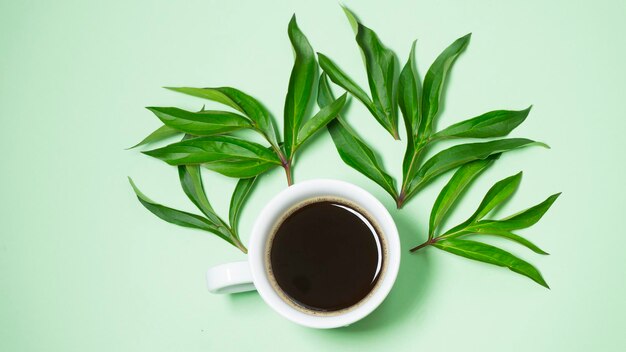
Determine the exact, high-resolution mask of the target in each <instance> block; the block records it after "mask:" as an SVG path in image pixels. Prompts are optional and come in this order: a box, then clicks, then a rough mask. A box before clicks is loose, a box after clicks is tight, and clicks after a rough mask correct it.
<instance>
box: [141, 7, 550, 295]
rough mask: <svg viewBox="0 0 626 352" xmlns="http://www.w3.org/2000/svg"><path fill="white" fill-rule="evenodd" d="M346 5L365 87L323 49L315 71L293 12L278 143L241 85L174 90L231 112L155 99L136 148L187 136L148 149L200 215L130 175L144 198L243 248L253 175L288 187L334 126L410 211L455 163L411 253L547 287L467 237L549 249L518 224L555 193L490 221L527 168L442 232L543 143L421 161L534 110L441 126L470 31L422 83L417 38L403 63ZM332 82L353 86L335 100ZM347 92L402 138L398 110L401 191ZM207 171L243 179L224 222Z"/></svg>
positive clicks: (343, 147) (172, 217)
mask: <svg viewBox="0 0 626 352" xmlns="http://www.w3.org/2000/svg"><path fill="white" fill-rule="evenodd" d="M344 12H345V13H346V15H347V17H348V20H349V23H350V25H351V27H352V29H353V30H354V32H355V39H356V42H357V44H358V46H359V48H360V50H361V53H362V56H363V61H364V64H365V69H366V74H367V78H368V84H369V93H367V92H366V91H365V90H364V89H362V88H361V87H359V86H358V85H357V84H356V83H355V81H354V80H353V79H352V78H350V77H349V76H348V75H347V74H346V73H345V72H344V71H343V70H341V69H340V68H339V66H337V65H336V64H335V63H334V62H333V61H332V60H331V59H330V58H329V57H328V56H326V55H324V54H321V53H318V55H317V57H318V59H319V66H320V67H321V68H322V71H323V72H322V73H321V75H319V78H318V63H317V62H316V60H315V53H314V51H313V49H312V47H311V45H310V44H309V42H308V40H307V38H306V37H305V36H304V34H303V33H302V32H301V31H300V29H299V28H298V26H297V23H296V20H295V16H294V17H293V18H292V19H291V21H290V22H289V26H288V35H289V39H290V41H291V44H292V46H293V49H294V53H295V62H294V66H293V69H292V71H291V75H290V79H289V84H288V89H287V94H286V99H285V104H284V111H283V139H282V141H281V138H280V135H279V133H278V132H277V128H276V124H275V123H274V119H273V116H272V115H271V114H270V112H269V111H268V110H267V109H266V108H265V107H264V106H263V105H262V104H261V103H260V102H259V101H258V100H256V99H255V98H253V97H251V96H250V95H248V94H246V93H244V92H242V91H240V90H238V89H235V88H231V87H218V88H190V87H179V88H168V89H170V90H173V91H175V92H179V93H183V94H187V95H191V96H194V97H198V98H203V99H207V100H210V101H213V102H216V103H219V104H222V105H223V106H225V107H227V108H229V109H230V110H231V111H226V110H206V109H205V108H204V107H203V108H202V109H201V110H200V111H196V112H193V111H186V110H183V109H179V108H176V107H149V108H148V109H149V110H150V111H151V112H152V113H153V114H154V115H155V116H156V117H157V118H158V119H159V120H160V121H161V122H162V123H163V126H161V127H159V128H158V129H157V130H155V131H154V132H152V133H151V134H150V135H148V136H147V137H146V138H144V139H143V140H142V141H141V142H139V143H138V144H137V145H136V146H135V147H139V146H143V145H146V144H152V143H156V142H161V141H164V140H165V139H168V138H173V137H175V136H181V135H182V136H183V138H182V140H181V141H179V142H176V143H172V144H169V145H167V146H164V147H161V148H157V149H152V150H148V151H144V152H143V153H144V154H147V155H149V156H152V157H154V158H157V159H160V160H163V161H165V162H166V163H167V164H170V165H174V166H177V167H178V172H179V181H180V184H181V186H182V188H183V191H184V192H185V194H186V195H187V197H188V198H189V199H190V200H191V202H192V203H193V204H194V205H195V206H196V207H197V208H198V209H199V210H200V212H201V215H198V214H192V213H188V212H185V211H182V210H177V209H173V208H170V207H166V206H164V205H161V204H158V203H156V202H154V201H152V200H151V199H150V198H148V197H147V196H145V195H144V194H143V193H141V191H139V189H138V188H137V186H136V185H135V184H134V182H133V181H132V180H130V183H131V185H132V187H133V189H134V191H135V193H136V195H137V198H138V199H139V201H140V202H141V204H143V206H144V207H145V208H146V209H148V210H149V211H150V212H152V213H153V214H154V215H156V216H158V217H159V218H161V219H163V220H165V221H167V222H170V223H173V224H176V225H179V226H183V227H188V228H194V229H200V230H204V231H207V232H210V233H213V234H215V235H217V236H219V237H220V238H222V239H224V240H225V241H227V242H228V243H230V244H232V245H233V246H235V247H237V248H239V249H240V250H241V251H242V252H244V253H246V252H247V250H246V248H245V246H244V245H243V244H242V242H241V240H240V237H239V232H238V227H237V224H238V218H239V214H240V213H241V209H242V208H243V206H244V204H245V202H246V199H247V197H248V195H249V193H250V191H251V189H252V187H253V185H254V183H255V180H256V178H257V176H259V175H261V174H263V173H265V172H267V171H269V170H271V169H273V168H275V167H277V166H280V167H282V168H283V169H284V171H285V175H286V178H287V183H288V185H291V184H292V183H293V175H292V173H293V165H294V160H295V156H296V154H297V152H298V151H299V149H300V147H301V146H302V145H303V144H304V143H305V142H307V141H308V140H309V139H310V138H311V137H312V136H313V135H315V134H316V133H317V132H319V131H320V130H322V129H323V128H324V127H326V129H327V130H328V131H329V133H330V135H331V137H332V140H333V142H334V144H335V147H336V149H337V151H338V153H339V155H340V157H341V159H342V160H343V161H344V162H345V163H346V164H347V165H349V166H350V167H352V168H354V169H355V170H357V171H358V172H360V173H362V174H363V175H365V176H366V177H368V178H370V179H371V180H373V181H374V182H375V183H377V184H378V185H380V186H381V187H382V188H383V189H384V190H385V191H386V192H387V193H389V194H390V195H391V197H393V199H394V200H395V202H396V204H397V207H398V208H402V207H403V206H404V205H405V204H406V202H407V201H408V200H410V199H411V198H413V197H414V196H415V195H416V194H418V193H419V191H420V190H422V189H423V188H424V187H425V186H426V185H428V184H429V183H431V182H432V181H433V180H435V179H436V178H437V177H439V176H441V175H443V174H445V173H447V172H449V171H453V170H456V171H455V173H454V174H453V176H452V177H451V178H450V180H449V181H448V183H447V184H446V186H445V187H444V188H443V189H442V190H441V192H440V193H439V196H438V197H437V199H436V201H435V203H434V205H433V208H432V211H431V215H430V220H429V229H428V238H427V240H426V241H425V242H424V243H422V244H420V245H418V246H416V247H414V248H413V249H411V251H412V252H415V251H418V250H420V249H422V248H425V247H429V246H433V247H435V248H438V249H441V250H443V251H447V252H449V253H453V254H456V255H459V256H462V257H465V258H469V259H473V260H477V261H482V262H485V263H489V264H493V265H498V266H502V267H507V268H509V269H510V270H512V271H514V272H516V273H519V274H522V275H525V276H527V277H529V278H531V279H532V280H534V281H535V282H537V283H539V284H541V285H543V286H545V287H548V285H547V283H546V282H545V280H544V279H543V277H542V276H541V274H540V273H539V271H538V270H537V269H536V268H535V267H534V266H532V265H531V264H529V263H528V262H526V261H524V260H522V259H520V258H518V257H516V256H515V255H513V254H511V253H509V252H507V251H504V250H502V249H500V248H497V247H494V246H492V245H488V244H485V243H482V242H478V241H476V240H474V239H468V238H470V237H472V238H473V237H479V238H483V237H484V236H495V237H499V238H503V239H506V240H510V241H513V242H516V243H518V244H521V245H522V246H525V247H527V248H529V249H530V250H532V251H533V252H535V253H538V254H547V253H546V252H544V251H543V250H541V249H540V248H539V247H537V246H536V245H534V244H533V243H532V242H530V241H528V240H527V239H525V238H523V237H521V236H520V235H518V234H515V233H514V232H513V231H517V230H520V229H524V228H528V227H530V226H532V225H534V224H535V223H537V222H538V221H539V220H540V219H541V218H542V217H543V215H544V214H545V213H546V212H547V210H548V209H549V208H550V207H551V206H552V204H553V203H554V201H555V200H556V199H557V197H558V196H559V194H558V193H557V194H554V195H552V196H550V197H548V198H547V199H546V200H545V201H543V202H542V203H539V204H538V205H536V206H533V207H530V208H528V209H526V210H523V211H521V212H519V213H517V214H514V215H511V216H509V217H507V218H504V219H501V220H494V219H485V217H486V216H487V215H489V213H490V212H491V211H492V210H494V209H495V208H496V207H498V206H501V205H502V203H503V202H504V201H505V200H506V199H508V198H510V197H511V196H512V194H513V193H514V192H515V190H516V189H517V188H518V186H519V183H520V181H521V172H520V173H519V174H516V175H513V176H511V177H508V178H505V179H503V180H501V181H499V182H497V183H496V184H495V185H493V187H491V189H490V190H489V191H488V192H487V194H486V195H485V197H484V199H483V200H482V202H481V203H480V205H479V207H478V209H477V210H476V211H475V212H474V214H472V216H470V217H469V218H468V219H467V220H466V221H464V222H463V223H461V224H459V225H457V226H455V227H452V228H451V229H449V230H447V231H444V232H442V231H440V229H439V228H440V227H441V225H442V223H443V221H444V219H445V218H446V217H447V216H448V214H449V212H450V210H451V209H452V208H453V207H454V206H455V204H456V203H457V202H458V200H459V197H460V196H461V194H462V193H463V192H464V191H465V190H466V189H467V187H469V185H470V184H471V183H472V182H473V180H474V179H476V177H477V176H478V175H479V174H480V173H481V172H483V171H484V170H485V169H486V168H487V167H488V166H489V165H491V164H493V163H494V161H495V160H497V159H498V158H499V157H500V156H501V155H502V154H503V153H506V152H509V151H512V150H516V149H519V148H523V147H528V146H532V145H540V146H544V147H547V145H545V144H543V143H540V142H535V141H533V140H530V139H525V138H501V139H492V140H488V141H483V142H472V143H462V144H458V145H455V146H452V147H449V148H447V149H444V150H442V151H439V152H437V153H435V154H434V155H433V156H431V157H430V158H428V159H427V160H423V159H424V155H425V154H426V152H427V151H428V150H430V148H432V147H433V146H434V145H435V144H436V143H437V142H439V141H442V140H452V139H461V138H473V139H487V138H500V137H505V136H507V135H508V134H509V133H510V132H511V131H513V130H514V129H515V128H516V127H517V126H519V125H520V124H521V123H522V122H524V120H525V119H526V117H527V116H528V114H529V112H530V107H529V108H527V109H523V110H519V111H516V110H494V111H490V112H487V113H485V114H482V115H479V116H476V117H473V118H470V119H467V120H464V121H461V122H458V123H455V124H452V125H451V126H449V127H447V128H444V129H442V130H437V129H436V120H437V117H438V115H439V113H440V111H441V110H442V109H441V105H442V104H441V96H442V94H443V91H444V89H445V83H446V80H447V77H448V76H449V74H450V70H451V69H452V66H453V64H454V63H455V61H456V60H457V58H458V57H459V55H461V53H462V52H463V51H464V50H465V49H466V48H467V46H468V44H469V40H470V35H469V34H468V35H466V36H463V37H461V38H459V39H457V40H456V41H454V42H453V43H452V44H451V45H450V46H449V47H448V48H446V49H445V50H444V51H443V52H442V53H441V54H440V55H439V56H438V57H437V59H436V60H435V61H434V62H433V64H432V65H431V66H430V68H429V69H428V71H427V73H426V75H425V77H424V80H423V82H422V81H421V79H420V77H419V75H418V74H417V69H416V63H415V44H416V43H415V42H413V45H412V46H411V50H410V56H409V59H408V60H407V62H406V64H405V65H404V66H403V67H402V69H401V70H399V67H398V64H397V59H396V56H395V54H394V53H393V51H391V50H390V49H388V48H387V47H386V46H385V45H384V44H383V43H382V41H381V40H380V38H379V37H378V36H377V35H376V33H375V32H374V31H372V30H371V29H369V28H367V27H366V26H364V25H363V24H362V23H360V22H359V21H358V20H357V18H356V16H355V15H354V14H353V13H352V12H350V11H349V10H348V9H347V8H344ZM398 71H399V72H398ZM316 78H318V79H317V86H316ZM331 81H332V82H333V83H334V84H336V85H338V86H340V87H341V88H343V89H345V90H346V91H347V93H345V94H343V95H341V96H340V97H339V98H335V97H334V95H333V92H332V88H331V85H330V82H331ZM314 90H316V91H314ZM347 94H350V95H352V96H353V97H355V98H356V99H357V100H358V101H360V102H361V103H363V104H364V106H365V107H366V108H367V110H368V111H369V112H370V114H371V115H372V116H373V117H374V118H375V119H376V121H377V122H378V123H379V124H380V125H381V126H382V127H383V128H384V129H385V130H386V131H387V132H388V133H390V134H391V135H392V137H393V138H394V139H396V140H397V139H399V138H400V134H399V128H398V126H399V125H398V110H400V112H401V114H402V117H403V122H404V125H405V130H406V143H407V147H406V151H405V154H404V158H403V163H402V183H401V185H400V188H399V189H398V188H397V187H396V182H395V180H394V178H393V177H391V176H390V175H389V173H388V172H387V171H386V170H385V169H384V167H383V166H382V163H381V162H380V161H379V159H378V156H377V153H376V152H375V151H374V149H373V148H372V147H371V146H370V145H369V144H368V143H367V142H366V141H365V140H363V139H362V138H360V137H359V136H358V134H357V133H356V132H355V131H354V130H353V129H352V128H351V127H350V125H349V124H348V123H347V121H346V120H345V119H344V118H343V117H341V116H340V112H341V111H342V109H343V107H344V105H345V104H346V99H347ZM314 95H316V96H317V106H318V107H319V110H318V112H317V113H315V114H313V116H311V117H308V115H309V114H308V111H309V108H310V105H311V104H312V102H311V100H313V96H314ZM241 130H252V131H255V132H256V133H258V134H259V135H260V136H261V137H262V138H263V139H264V140H265V141H266V142H267V145H263V144H260V143H257V142H254V141H251V140H248V139H246V138H242V137H240V136H238V135H237V133H238V132H239V131H241ZM202 168H205V169H209V170H212V171H215V172H218V173H220V174H222V175H225V176H228V177H234V178H238V179H240V180H239V182H238V183H237V186H236V187H235V190H234V192H233V195H232V197H231V203H230V210H229V216H228V221H226V220H223V219H222V218H221V217H220V216H219V215H218V214H217V213H216V212H215V211H214V210H213V208H212V207H211V204H210V202H209V200H208V198H207V195H206V192H205V189H204V185H203V182H202V175H201V169H202Z"/></svg>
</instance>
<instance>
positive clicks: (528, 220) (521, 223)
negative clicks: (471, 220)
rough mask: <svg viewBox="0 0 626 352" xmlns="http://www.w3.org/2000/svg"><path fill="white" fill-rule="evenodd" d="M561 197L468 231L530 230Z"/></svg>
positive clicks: (552, 197)
mask: <svg viewBox="0 0 626 352" xmlns="http://www.w3.org/2000/svg"><path fill="white" fill-rule="evenodd" d="M560 195H561V193H556V194H553V195H551V196H550V197H548V198H547V199H546V200H544V201H543V202H541V203H539V204H537V205H535V206H533V207H530V208H528V209H526V210H522V211H521V212H519V213H517V214H515V215H511V216H509V217H507V218H505V219H503V220H483V221H479V222H478V223H476V224H475V225H471V226H470V227H468V230H473V229H475V228H480V229H482V230H483V231H489V230H490V229H497V230H518V229H525V228H528V227H530V226H532V225H534V224H536V223H537V222H538V221H539V220H541V218H542V217H543V215H544V214H545V213H546V212H547V211H548V209H550V207H551V206H552V204H553V203H554V201H556V199H557V198H558V197H559V196H560Z"/></svg>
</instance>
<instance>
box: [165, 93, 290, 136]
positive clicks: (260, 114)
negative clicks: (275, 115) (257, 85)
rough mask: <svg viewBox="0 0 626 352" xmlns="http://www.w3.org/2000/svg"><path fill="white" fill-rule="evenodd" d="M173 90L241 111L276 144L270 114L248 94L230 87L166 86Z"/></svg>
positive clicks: (274, 130)
mask: <svg viewBox="0 0 626 352" xmlns="http://www.w3.org/2000/svg"><path fill="white" fill-rule="evenodd" d="M166 88H167V89H169V90H173V91H175V92H179V93H183V94H187V95H191V96H194V97H198V98H204V99H208V100H211V101H215V102H218V103H220V104H224V105H227V106H230V107H231V108H233V109H236V110H237V111H239V112H241V113H243V114H244V115H245V116H247V117H248V118H250V120H252V124H253V126H254V127H255V128H256V129H257V130H258V131H259V132H261V133H262V134H263V135H264V136H265V138H267V140H268V141H269V142H270V143H272V144H274V145H278V142H277V140H276V129H275V128H274V123H273V121H272V115H271V114H270V113H269V111H268V110H267V109H266V108H265V107H264V106H263V105H262V104H261V103H260V102H259V101H258V100H256V99H254V98H253V97H251V96H249V95H248V94H246V93H244V92H242V91H240V90H238V89H235V88H231V87H218V88H191V87H166Z"/></svg>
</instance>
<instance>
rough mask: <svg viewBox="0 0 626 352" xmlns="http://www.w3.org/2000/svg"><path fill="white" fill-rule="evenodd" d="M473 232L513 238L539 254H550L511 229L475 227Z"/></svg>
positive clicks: (512, 239)
mask: <svg viewBox="0 0 626 352" xmlns="http://www.w3.org/2000/svg"><path fill="white" fill-rule="evenodd" d="M472 233H476V234H480V235H491V236H497V237H502V238H506V239H508V240H511V241H513V242H517V243H519V244H521V245H522V246H524V247H526V248H528V249H530V250H531V251H533V252H535V253H537V254H543V255H548V253H547V252H546V251H544V250H543V249H541V248H539V247H537V246H536V245H535V244H534V243H532V242H530V241H529V240H527V239H525V238H524V237H522V236H518V235H516V234H514V233H512V232H510V231H506V230H496V229H493V228H492V229H480V228H475V229H474V230H473V231H472Z"/></svg>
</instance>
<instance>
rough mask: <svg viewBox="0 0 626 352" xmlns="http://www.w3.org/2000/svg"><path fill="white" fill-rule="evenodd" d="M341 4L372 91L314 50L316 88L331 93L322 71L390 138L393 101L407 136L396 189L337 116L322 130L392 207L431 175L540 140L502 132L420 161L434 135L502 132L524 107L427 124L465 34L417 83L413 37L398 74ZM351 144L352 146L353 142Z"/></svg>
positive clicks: (393, 122)
mask: <svg viewBox="0 0 626 352" xmlns="http://www.w3.org/2000/svg"><path fill="white" fill-rule="evenodd" d="M344 11H345V13H346V15H347V17H348V20H349V22H350V24H351V26H352V28H353V29H354V30H355V32H356V41H357V44H358V46H359V47H360V49H361V52H362V53H363V58H364V62H365V67H366V73H367V78H368V82H369V85H370V91H371V94H372V98H371V99H370V97H369V96H368V95H367V93H365V91H364V90H363V89H362V88H360V87H359V86H358V85H357V84H356V83H355V82H354V80H353V79H351V78H350V77H349V76H348V75H347V74H346V73H345V72H344V71H342V70H341V69H340V68H339V67H338V66H337V65H336V64H335V63H334V62H333V61H331V59H329V58H328V57H327V56H326V55H324V54H321V53H318V57H319V62H320V66H321V68H322V70H323V71H324V73H323V74H322V76H321V78H320V83H319V87H318V89H324V90H327V92H326V93H324V94H326V96H327V97H332V92H331V90H330V88H329V86H328V82H327V79H328V78H329V79H330V80H331V81H332V82H333V83H335V84H336V85H338V86H340V87H342V88H343V89H345V90H346V91H348V93H350V94H351V95H352V96H354V97H355V98H356V99H357V100H359V101H361V102H362V103H363V104H364V105H365V107H366V108H367V109H368V110H369V112H370V113H371V114H372V116H373V117H374V118H375V119H376V120H377V121H378V122H379V123H380V124H381V125H382V126H383V127H384V128H385V129H386V130H387V131H389V132H390V133H391V134H392V135H393V136H394V138H396V139H398V138H397V136H398V135H397V121H396V120H397V119H396V117H395V116H396V110H397V108H396V105H397V106H398V107H399V109H400V112H401V113H402V116H403V120H404V124H405V128H406V143H407V147H406V152H405V155H404V160H403V164H402V184H401V186H400V189H399V190H397V188H396V184H395V180H394V179H393V178H392V177H391V176H390V175H389V173H388V172H387V171H386V170H385V169H384V168H383V166H382V164H381V163H380V162H379V161H378V160H377V157H376V153H375V151H374V150H373V149H372V147H371V146H369V145H368V144H367V143H366V142H364V141H363V140H362V139H361V138H359V137H358V135H357V134H356V132H354V131H353V130H352V129H349V128H348V127H347V124H346V122H345V121H340V122H335V123H333V124H331V125H329V127H328V130H329V131H330V134H331V136H332V139H333V141H334V143H335V146H336V148H337V151H338V152H339V155H340V156H341V158H342V160H343V161H344V162H345V163H346V164H348V165H349V166H351V167H353V168H354V169H356V170H357V171H359V172H361V173H362V174H363V175H365V176H366V177H368V178H370V179H372V180H373V181H374V182H376V183H377V184H378V185H379V186H381V187H383V189H385V191H387V193H389V194H390V195H391V197H392V198H393V199H394V200H395V201H396V204H397V206H398V208H402V207H403V206H404V204H406V202H407V201H408V200H410V199H411V198H413V197H414V196H415V195H416V194H417V193H418V192H419V191H420V190H422V189H423V188H424V187H425V186H426V185H428V184H429V183H430V182H432V181H433V180H434V179H436V178H437V177H438V176H440V175H442V174H444V173H446V172H448V171H451V170H454V169H456V168H458V167H460V166H462V165H464V164H466V163H469V162H472V161H474V160H481V159H485V158H488V157H489V156H491V155H495V154H501V153H504V152H508V151H511V150H515V149H518V148H522V147H527V146H531V145H541V146H544V147H547V145H545V144H543V143H538V142H535V141H533V140H530V139H525V138H506V139H499V140H492V141H488V142H480V143H465V144H459V145H456V146H453V147H450V148H448V149H445V150H443V151H440V152H439V153H437V154H435V155H434V156H432V157H431V158H429V159H428V160H426V161H423V160H422V158H423V156H424V154H425V151H427V150H428V149H429V148H431V147H432V146H433V145H434V144H436V143H437V142H439V141H442V140H449V139H459V138H477V139H484V138H494V137H504V136H506V135H508V134H509V133H510V132H511V131H512V130H513V129H515V128H516V127H517V126H519V125H520V124H521V123H522V122H524V120H525V119H526V117H527V116H528V113H529V112H530V108H527V109H524V110H520V111H512V110H495V111H491V112H487V113H485V114H482V115H480V116H476V117H474V118H470V119H468V120H465V121H461V122H459V123H456V124H453V125H451V126H449V127H447V128H445V129H443V130H441V131H438V132H436V131H435V128H434V126H435V122H436V118H437V116H438V113H439V111H440V110H441V95H442V92H443V90H444V88H445V87H444V86H445V83H446V78H447V77H448V75H449V72H450V70H451V68H452V66H453V64H454V62H455V61H456V59H457V58H458V57H459V55H460V54H461V53H462V52H463V51H464V50H465V48H466V47H467V46H468V44H469V40H470V35H469V34H468V35H466V36H463V37H461V38H459V39H457V40H456V41H455V42H454V43H452V44H451V45H450V46H449V47H448V48H446V49H445V50H444V51H443V52H442V53H441V54H440V55H439V56H438V57H437V59H436V60H435V61H434V62H433V64H432V65H431V66H430V68H429V70H428V72H427V73H426V76H425V78H424V82H423V84H422V82H421V80H420V78H419V75H418V74H417V69H416V64H415V42H413V45H412V47H411V52H410V56H409V59H408V60H407V62H406V64H405V65H404V67H403V68H402V70H401V72H400V73H399V74H398V72H397V71H398V70H397V67H396V66H397V65H396V64H395V62H396V57H395V54H394V53H393V52H392V51H391V50H390V49H388V48H386V47H385V46H384V44H383V43H382V42H381V41H380V39H379V37H378V36H377V35H376V34H375V33H374V31H372V30H371V29H369V28H367V27H366V26H365V25H363V24H362V23H361V22H359V21H358V20H357V18H356V16H355V15H354V14H353V13H352V12H350V11H349V10H348V9H347V8H345V7H344ZM319 94H320V92H319V91H318V95H319ZM318 103H319V99H318ZM329 104H330V101H326V100H324V101H323V103H322V104H319V106H320V107H324V106H328V105H329ZM356 141H358V142H356ZM355 143H356V144H358V147H355Z"/></svg>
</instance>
